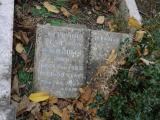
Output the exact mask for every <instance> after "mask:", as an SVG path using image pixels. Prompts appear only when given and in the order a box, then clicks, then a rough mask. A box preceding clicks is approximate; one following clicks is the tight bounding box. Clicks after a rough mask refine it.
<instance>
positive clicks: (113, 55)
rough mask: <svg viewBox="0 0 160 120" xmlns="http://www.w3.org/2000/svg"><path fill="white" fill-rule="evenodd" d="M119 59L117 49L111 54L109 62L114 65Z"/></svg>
mask: <svg viewBox="0 0 160 120" xmlns="http://www.w3.org/2000/svg"><path fill="white" fill-rule="evenodd" d="M116 58H117V53H116V50H115V49H112V51H111V54H110V55H109V57H108V59H107V62H109V63H113V62H114V61H115V59H116Z"/></svg>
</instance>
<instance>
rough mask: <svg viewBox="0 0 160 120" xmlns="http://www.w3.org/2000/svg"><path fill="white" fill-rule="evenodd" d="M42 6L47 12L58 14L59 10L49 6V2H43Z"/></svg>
mask: <svg viewBox="0 0 160 120" xmlns="http://www.w3.org/2000/svg"><path fill="white" fill-rule="evenodd" d="M43 5H44V7H45V8H46V9H47V10H48V11H49V12H53V13H57V14H58V13H59V10H58V9H57V8H56V7H55V6H54V5H51V4H50V3H49V2H44V3H43Z"/></svg>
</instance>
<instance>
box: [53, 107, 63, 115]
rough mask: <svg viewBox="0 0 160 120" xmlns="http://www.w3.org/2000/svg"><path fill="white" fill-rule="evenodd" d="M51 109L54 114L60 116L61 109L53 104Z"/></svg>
mask: <svg viewBox="0 0 160 120" xmlns="http://www.w3.org/2000/svg"><path fill="white" fill-rule="evenodd" d="M51 111H52V112H53V113H54V114H56V115H58V116H60V117H62V111H61V110H60V109H59V108H58V107H57V106H56V105H53V106H52V108H51Z"/></svg>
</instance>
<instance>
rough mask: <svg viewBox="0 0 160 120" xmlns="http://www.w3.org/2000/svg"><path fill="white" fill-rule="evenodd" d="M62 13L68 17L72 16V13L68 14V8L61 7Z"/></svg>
mask: <svg viewBox="0 0 160 120" xmlns="http://www.w3.org/2000/svg"><path fill="white" fill-rule="evenodd" d="M61 11H62V13H63V15H64V16H66V17H69V16H71V13H70V12H68V10H67V9H66V8H64V7H61Z"/></svg>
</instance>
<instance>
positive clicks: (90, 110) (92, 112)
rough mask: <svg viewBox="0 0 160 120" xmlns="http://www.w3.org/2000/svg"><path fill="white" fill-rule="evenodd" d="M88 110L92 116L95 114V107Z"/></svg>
mask: <svg viewBox="0 0 160 120" xmlns="http://www.w3.org/2000/svg"><path fill="white" fill-rule="evenodd" d="M88 112H89V113H90V114H92V116H96V113H97V109H95V108H93V109H89V110H88Z"/></svg>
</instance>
